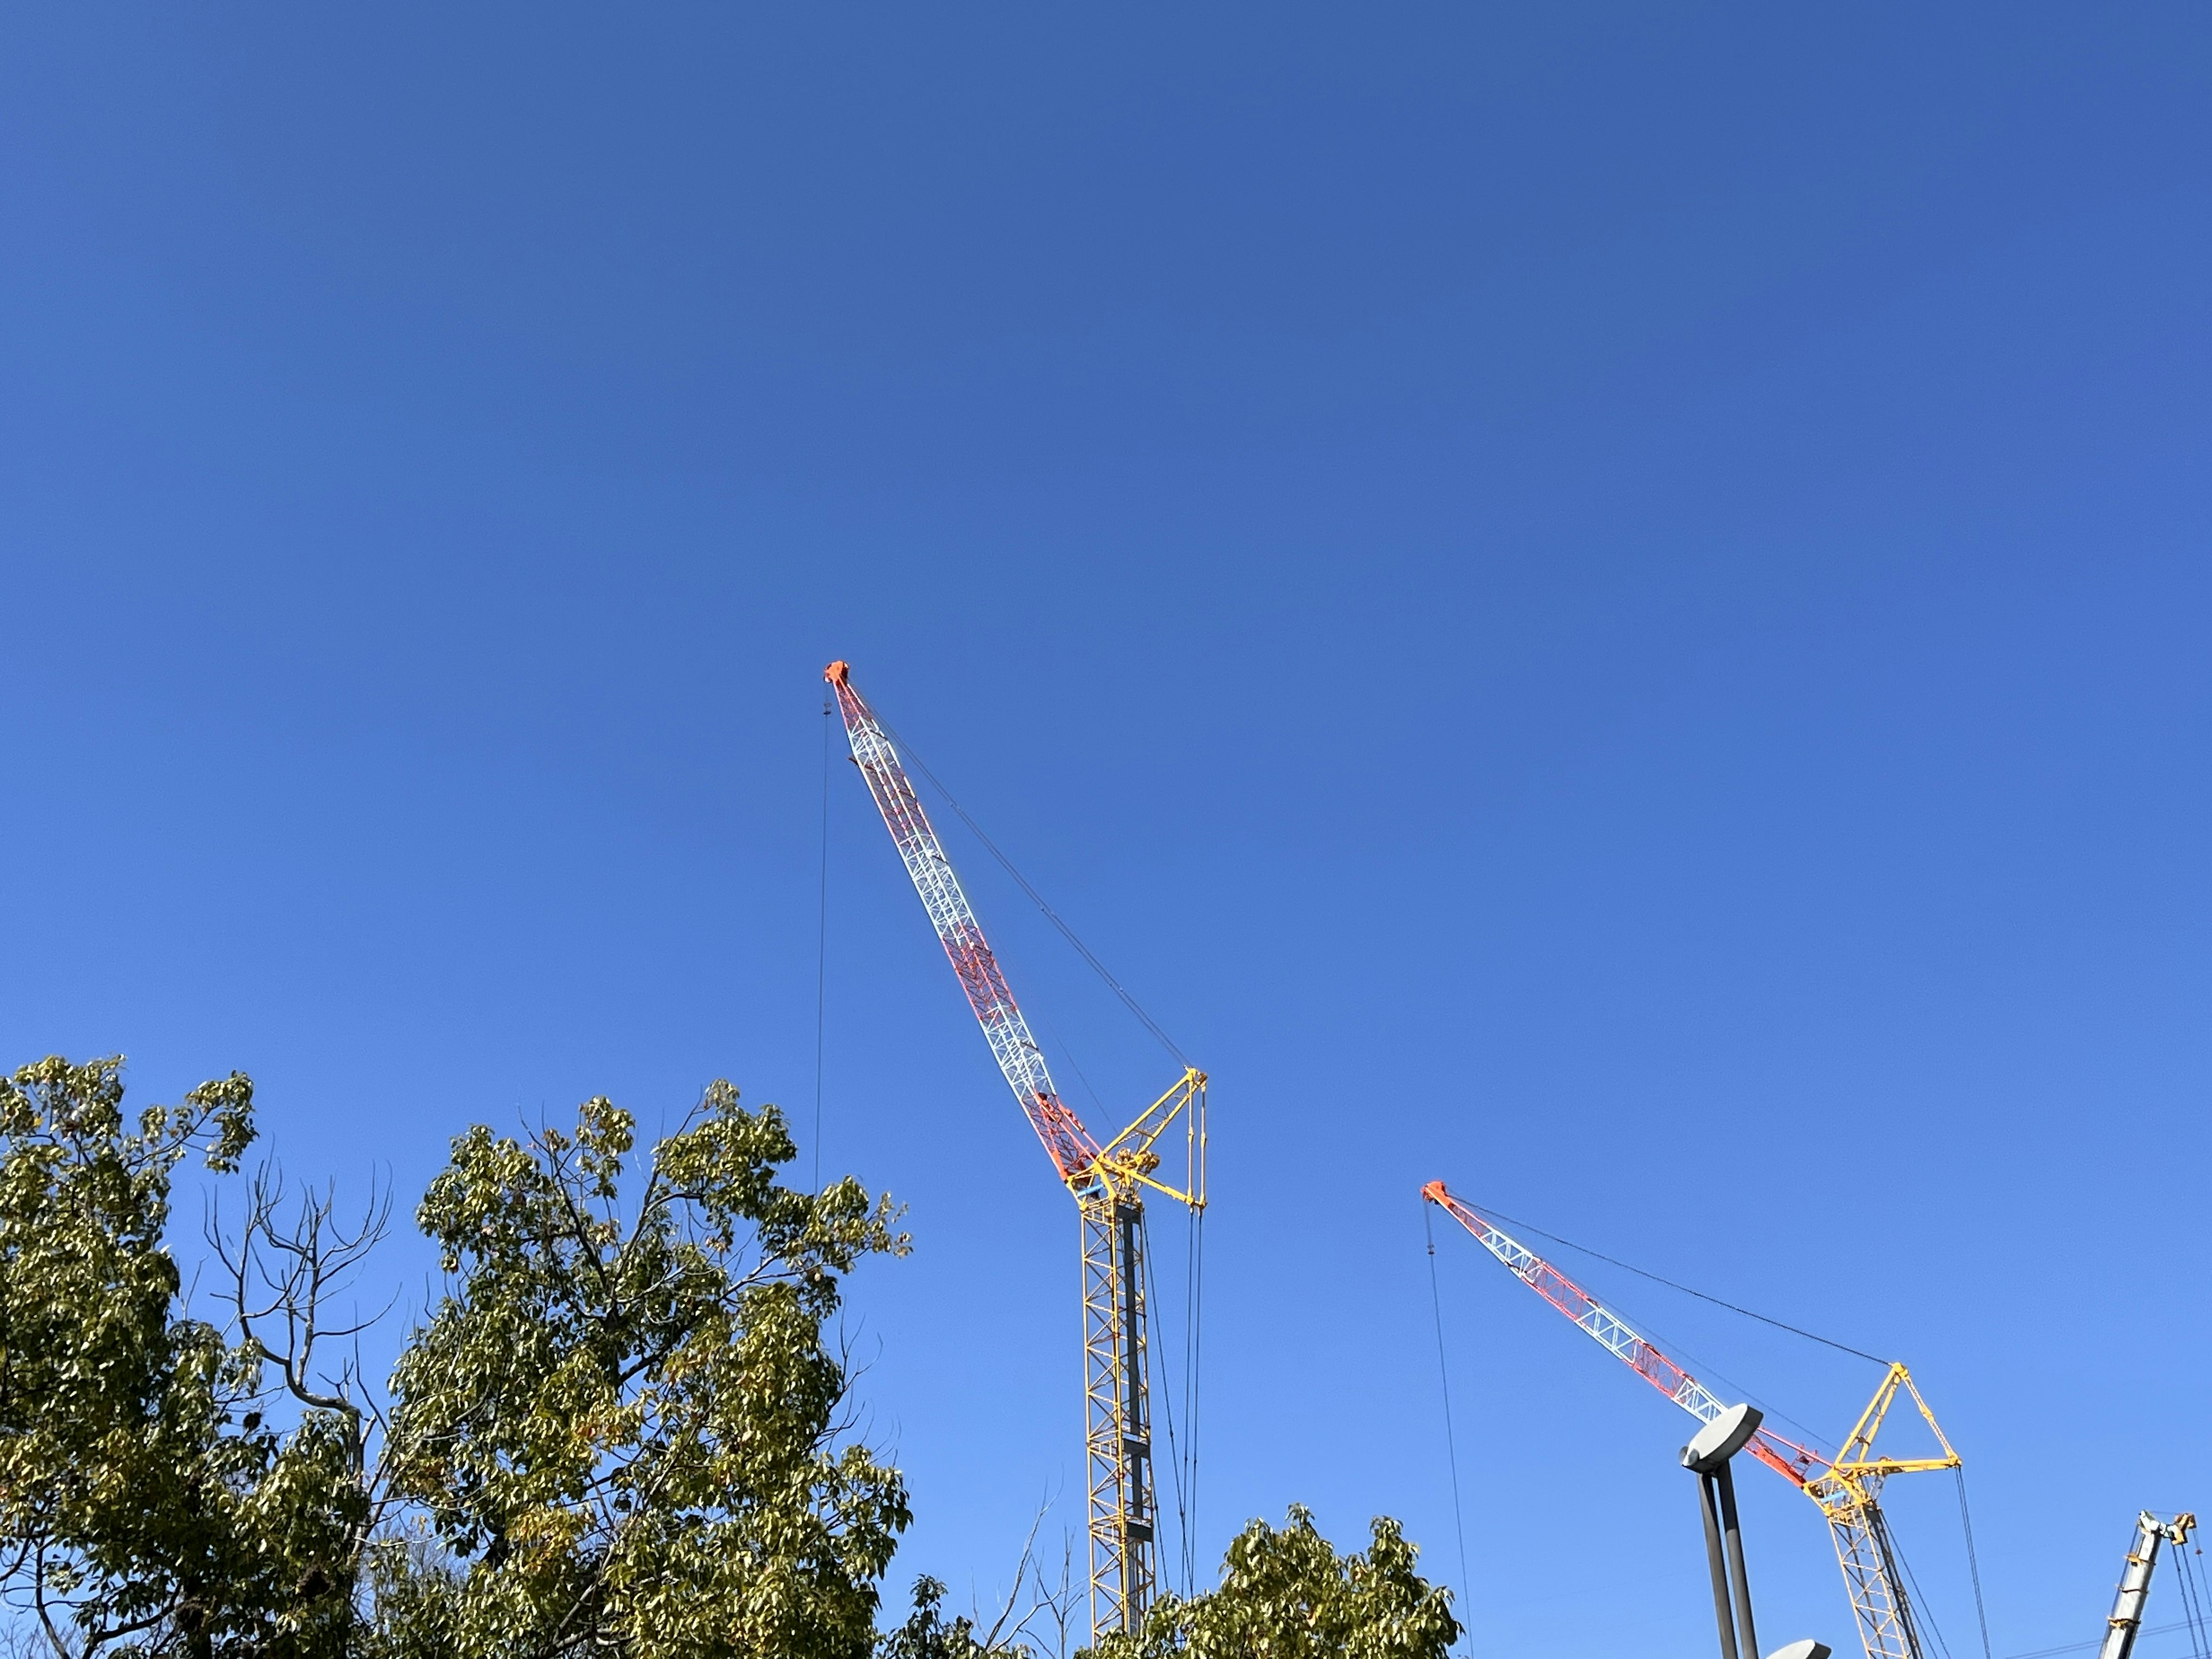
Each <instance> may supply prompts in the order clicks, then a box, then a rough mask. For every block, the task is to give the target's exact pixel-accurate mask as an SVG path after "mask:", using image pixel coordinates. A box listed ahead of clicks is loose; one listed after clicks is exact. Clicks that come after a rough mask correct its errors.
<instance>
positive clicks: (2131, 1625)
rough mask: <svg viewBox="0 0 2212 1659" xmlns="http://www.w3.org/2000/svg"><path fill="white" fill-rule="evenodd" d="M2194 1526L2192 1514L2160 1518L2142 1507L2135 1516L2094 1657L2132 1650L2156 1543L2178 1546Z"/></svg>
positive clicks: (2116, 1658)
mask: <svg viewBox="0 0 2212 1659" xmlns="http://www.w3.org/2000/svg"><path fill="white" fill-rule="evenodd" d="M2196 1526H2197V1517H2196V1516H2193V1515H2186V1514H2184V1515H2177V1516H2174V1517H2173V1519H2172V1520H2171V1521H2161V1520H2160V1519H2159V1518H2158V1517H2157V1516H2154V1515H2153V1514H2152V1513H2151V1512H2150V1511H2149V1510H2144V1511H2143V1512H2142V1514H2141V1515H2139V1516H2136V1542H2135V1547H2134V1548H2133V1549H2131V1550H2130V1551H2129V1552H2128V1564H2127V1565H2126V1566H2125V1567H2124V1568H2122V1569H2121V1571H2120V1588H2119V1590H2118V1593H2117V1594H2116V1595H2114V1596H2113V1597H2112V1617H2111V1618H2109V1619H2107V1620H2106V1621H2105V1644H2104V1645H2103V1646H2102V1647H2100V1648H2099V1649H2098V1650H2097V1659H2128V1655H2129V1654H2130V1653H2131V1652H2133V1651H2134V1650H2135V1645H2136V1634H2137V1632H2140V1631H2141V1630H2142V1616H2143V1603H2144V1602H2145V1601H2148V1600H2149V1599H2150V1574H2151V1569H2152V1568H2154V1567H2155V1566H2156V1565H2158V1547H2159V1546H2160V1544H2171V1545H2172V1546H2173V1547H2174V1548H2176V1549H2179V1548H2180V1547H2182V1546H2183V1545H2184V1544H2186V1543H2187V1542H2188V1541H2189V1534H2190V1533H2191V1531H2193V1530H2194V1529H2195V1528H2196Z"/></svg>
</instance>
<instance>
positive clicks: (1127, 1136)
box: [823, 662, 1206, 1635]
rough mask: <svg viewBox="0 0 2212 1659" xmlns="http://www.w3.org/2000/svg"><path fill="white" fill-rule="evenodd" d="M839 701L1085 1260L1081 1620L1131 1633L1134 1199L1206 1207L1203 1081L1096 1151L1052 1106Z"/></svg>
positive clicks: (832, 675) (877, 759)
mask: <svg viewBox="0 0 2212 1659" xmlns="http://www.w3.org/2000/svg"><path fill="white" fill-rule="evenodd" d="M823 678H825V679H827V680H828V681H829V684H830V685H831V687H832V688H833V689H834V690H836V696H837V707H838V710H839V712H840V713H841V714H842V716H843V719H844V724H845V735H846V738H847V739H848V741H849V742H850V743H851V744H852V749H853V759H854V763H855V764H857V765H858V766H859V767H860V775H861V776H862V777H863V778H865V779H866V781H867V786H868V793H869V794H870V795H871V796H872V797H873V798H874V800H875V803H876V806H877V809H878V811H881V812H882V814H883V817H884V826H885V827H886V828H887V829H890V834H891V840H892V842H893V843H894V844H895V845H896V847H897V848H898V851H899V857H900V859H901V860H902V861H903V862H904V863H905V865H906V872H907V875H908V878H910V879H911V880H912V881H913V883H914V889H915V892H916V893H917V894H919V895H920V896H921V905H922V908H923V909H924V910H925V911H927V913H928V915H929V921H930V926H931V927H933V928H934V929H935V930H936V933H937V937H938V940H939V943H940V944H942V945H944V947H945V955H946V957H949V958H950V959H951V963H952V971H953V973H954V974H955V975H957V977H958V979H959V981H960V988H961V990H962V991H963V993H964V994H966V996H967V998H968V1006H969V1008H970V1009H971V1010H973V1011H974V1012H975V1020H976V1023H977V1024H979V1025H981V1027H982V1028H983V1036H984V1039H985V1041H986V1042H988V1043H989V1044H990V1046H991V1055H992V1058H993V1059H994V1060H996V1061H997V1062H998V1066H999V1070H1000V1074H1001V1075H1003V1076H1004V1077H1005V1078H1006V1085H1007V1086H1008V1087H1009V1088H1011V1089H1012V1091H1014V1098H1015V1100H1016V1101H1017V1102H1018V1103H1019V1104H1020V1106H1021V1109H1022V1111H1023V1114H1024V1115H1025V1116H1026V1117H1027V1118H1028V1119H1029V1121H1030V1127H1032V1128H1033V1129H1035V1130H1036V1136H1037V1139H1039V1140H1040V1141H1042V1143H1043V1145H1044V1149H1045V1152H1046V1155H1047V1156H1048V1157H1049V1158H1051V1159H1052V1164H1053V1168H1054V1170H1055V1171H1056V1172H1057V1173H1058V1174H1059V1176H1060V1182H1061V1183H1062V1184H1063V1185H1065V1186H1066V1188H1067V1189H1068V1191H1069V1193H1070V1194H1073V1197H1074V1199H1075V1201H1076V1207H1077V1211H1078V1215H1079V1222H1080V1227H1081V1241H1082V1250H1083V1271H1082V1286H1083V1352H1084V1401H1085V1406H1084V1413H1085V1424H1084V1429H1085V1432H1084V1445H1085V1457H1086V1460H1087V1463H1088V1468H1089V1480H1088V1486H1089V1491H1090V1536H1091V1628H1092V1631H1093V1633H1094V1635H1096V1634H1098V1633H1103V1632H1105V1631H1108V1630H1133V1629H1134V1628H1135V1627H1136V1626H1137V1625H1138V1624H1139V1622H1140V1621H1141V1620H1142V1619H1143V1617H1144V1613H1145V1609H1146V1606H1147V1605H1149V1603H1150V1602H1151V1600H1152V1590H1153V1587H1154V1585H1155V1583H1156V1582H1157V1576H1158V1575H1157V1568H1156V1555H1155V1544H1154V1530H1155V1526H1156V1521H1157V1509H1156V1505H1155V1504H1154V1500H1153V1481H1152V1416H1151V1403H1150V1383H1149V1371H1150V1358H1149V1355H1150V1344H1149V1341H1148V1338H1147V1326H1148V1318H1147V1314H1146V1305H1145V1304H1146V1273H1145V1251H1146V1229H1145V1189H1146V1188H1151V1189H1152V1190H1153V1191H1154V1192H1158V1193H1161V1194H1165V1195H1166V1196H1168V1197H1170V1198H1172V1199H1175V1200H1177V1201H1178V1202H1180V1203H1182V1204H1184V1205H1187V1206H1189V1207H1190V1208H1191V1209H1192V1210H1193V1211H1194V1212H1196V1211H1203V1210H1204V1209H1205V1207H1206V1073H1203V1072H1201V1071H1199V1070H1198V1069H1197V1068H1196V1067H1194V1066H1185V1067H1184V1069H1183V1074H1182V1077H1181V1078H1179V1079H1177V1080H1176V1082H1175V1083H1174V1084H1173V1085H1170V1087H1169V1089H1168V1090H1167V1091H1166V1092H1165V1093H1164V1094H1162V1095H1161V1096H1160V1097H1159V1098H1158V1099H1157V1100H1155V1101H1154V1102H1153V1103H1152V1104H1151V1105H1150V1106H1148V1107H1147V1108H1146V1109H1145V1110H1144V1111H1143V1112H1142V1113H1140V1114H1139V1116H1138V1118H1137V1120H1136V1121H1134V1122H1133V1123H1132V1124H1130V1125H1129V1127H1127V1128H1126V1129H1124V1130H1122V1131H1121V1133H1120V1134H1118V1135H1116V1136H1115V1137H1114V1138H1113V1139H1111V1140H1109V1141H1107V1142H1105V1143H1104V1144H1103V1145H1102V1144H1100V1142H1099V1141H1097V1139H1095V1138H1094V1137H1093V1136H1092V1135H1091V1132H1090V1131H1089V1130H1088V1129H1087V1128H1085V1127H1084V1125H1083V1121H1082V1120H1081V1119H1080V1118H1079V1117H1078V1116H1077V1115H1076V1114H1075V1113H1074V1111H1073V1109H1071V1108H1069V1107H1068V1106H1067V1105H1066V1103H1064V1102H1063V1101H1062V1100H1061V1099H1060V1091H1059V1090H1058V1089H1057V1088H1055V1087H1054V1084H1053V1080H1052V1073H1051V1071H1050V1069H1049V1068H1048V1066H1046V1064H1045V1059H1044V1051H1043V1050H1042V1048H1039V1047H1038V1046H1037V1042H1036V1037H1034V1036H1031V1035H1030V1027H1029V1022H1028V1021H1027V1020H1026V1019H1025V1018H1023V1016H1022V1011H1021V1006H1020V1005H1019V1004H1018V1003H1017V1002H1016V1001H1015V1000H1014V994H1013V992H1012V989H1011V988H1010V987H1008V985H1007V984H1006V975H1005V973H1004V972H1003V971H1001V970H1000V967H999V959H998V957H997V955H996V954H995V953H994V951H992V949H991V945H990V941H989V940H988V939H986V938H985V937H984V934H983V927H982V924H981V922H980V921H977V920H976V917H975V908H974V907H973V906H972V905H970V904H969V902H968V895H967V893H966V891H965V890H963V888H962V887H961V885H960V878H959V876H958V874H957V872H955V871H954V870H953V867H952V860H951V859H950V858H948V857H947V856H946V855H945V848H944V846H943V844H942V843H941V842H939V840H938V838H937V831H936V830H935V829H934V828H933V827H932V825H931V823H930V822H929V815H928V813H927V812H926V811H923V810H922V805H921V799H920V797H919V796H917V795H916V794H915V788H914V784H913V782H912V781H911V780H910V779H908V776H907V774H906V767H905V765H904V763H902V762H901V760H900V759H899V754H898V750H897V747H896V745H895V744H893V743H892V741H891V739H890V734H889V733H888V732H885V731H884V726H883V723H882V722H881V721H880V720H878V719H877V718H876V715H875V712H874V711H873V710H872V709H871V708H869V707H868V705H867V703H866V701H865V700H864V699H863V698H862V697H861V696H860V693H859V692H858V691H856V690H854V689H853V684H852V680H851V675H850V671H849V669H848V666H847V665H845V664H844V663H842V662H833V663H831V664H830V665H829V667H828V668H827V669H825V670H824V671H823ZM1177 1122H1180V1123H1182V1126H1183V1130H1184V1155H1185V1165H1184V1176H1183V1184H1182V1186H1181V1187H1176V1186H1173V1185H1171V1184H1170V1183H1169V1182H1165V1181H1164V1180H1162V1179H1160V1177H1159V1173H1158V1172H1159V1170H1160V1169H1161V1166H1162V1162H1163V1160H1162V1158H1161V1154H1160V1152H1159V1150H1158V1148H1159V1146H1160V1145H1161V1143H1162V1142H1163V1140H1164V1139H1165V1137H1166V1135H1167V1133H1168V1131H1169V1130H1170V1128H1171V1127H1174V1126H1175V1125H1176V1123H1177Z"/></svg>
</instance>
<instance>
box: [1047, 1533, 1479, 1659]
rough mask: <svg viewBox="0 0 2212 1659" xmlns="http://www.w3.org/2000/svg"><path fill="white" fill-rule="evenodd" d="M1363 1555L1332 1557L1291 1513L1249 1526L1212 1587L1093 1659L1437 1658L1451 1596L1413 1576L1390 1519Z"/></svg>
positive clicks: (1452, 1635)
mask: <svg viewBox="0 0 2212 1659" xmlns="http://www.w3.org/2000/svg"><path fill="white" fill-rule="evenodd" d="M1372 1530H1373V1541H1372V1542H1371V1543H1370V1545H1369V1546H1368V1548H1367V1550H1366V1551H1365V1553H1362V1554H1358V1555H1346V1556H1340V1555H1339V1554H1337V1553H1336V1551H1335V1550H1334V1548H1332V1547H1330V1544H1329V1541H1328V1540H1327V1539H1326V1538H1324V1537H1322V1535H1321V1532H1320V1529H1319V1528H1316V1526H1315V1525H1314V1521H1313V1516H1311V1515H1310V1513H1308V1512H1307V1511H1306V1510H1304V1509H1303V1508H1301V1507H1299V1506H1297V1505H1295V1504H1294V1505H1292V1506H1291V1512H1290V1516H1289V1519H1288V1520H1287V1522H1285V1525H1284V1526H1283V1528H1281V1529H1280V1530H1279V1531H1278V1530H1277V1529H1276V1528H1273V1527H1270V1526H1269V1525H1268V1524H1267V1522H1265V1521H1255V1522H1252V1523H1251V1525H1249V1526H1248V1527H1247V1528H1244V1530H1243V1532H1241V1533H1239V1534H1237V1537H1236V1539H1235V1541H1232V1542H1231V1545H1230V1546H1229V1554H1228V1557H1227V1559H1225V1561H1224V1562H1223V1564H1222V1572H1221V1583H1220V1584H1219V1586H1218V1588H1216V1589H1212V1590H1209V1591H1207V1592H1206V1594H1204V1595H1197V1596H1194V1597H1192V1598H1191V1599H1190V1600H1188V1601H1182V1600H1179V1599H1177V1598H1176V1597H1174V1596H1164V1597H1162V1598H1161V1599H1160V1601H1158V1602H1156V1603H1155V1604H1154V1605H1153V1607H1152V1612H1151V1613H1150V1614H1149V1616H1148V1617H1147V1618H1146V1621H1145V1624H1144V1626H1143V1628H1142V1629H1141V1630H1139V1631H1138V1632H1110V1633H1109V1634H1108V1635H1107V1636H1106V1637H1105V1638H1103V1639H1102V1640H1101V1641H1100V1642H1099V1643H1098V1644H1097V1646H1096V1647H1095V1648H1093V1649H1091V1654H1092V1655H1093V1656H1095V1659H1176V1656H1188V1659H1443V1656H1444V1654H1445V1652H1446V1651H1447V1650H1449V1648H1450V1646H1451V1644H1453V1643H1454V1642H1455V1641H1456V1640H1457V1639H1458V1638H1459V1624H1458V1621H1457V1620H1455V1619H1454V1618H1453V1617H1452V1614H1451V1593H1450V1592H1449V1590H1445V1589H1441V1588H1439V1587H1437V1586H1435V1585H1432V1584H1430V1583H1427V1582H1426V1581H1425V1580H1424V1579H1423V1578H1422V1577H1420V1575H1419V1574H1418V1573H1417V1572H1415V1571H1413V1563H1414V1559H1415V1556H1416V1554H1417V1552H1416V1551H1415V1549H1414V1547H1413V1546H1412V1545H1411V1544H1409V1543H1407V1541H1406V1540H1405V1536H1404V1534H1402V1533H1401V1531H1400V1530H1399V1527H1398V1523H1397V1522H1395V1521H1392V1520H1389V1519H1387V1518H1379V1517H1378V1518H1377V1519H1376V1522H1374V1526H1373V1529H1372Z"/></svg>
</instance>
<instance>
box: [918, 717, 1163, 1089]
mask: <svg viewBox="0 0 2212 1659" xmlns="http://www.w3.org/2000/svg"><path fill="white" fill-rule="evenodd" d="M876 724H877V725H878V726H882V727H883V729H884V735H885V736H887V737H888V738H890V740H891V743H892V744H893V745H894V746H895V747H896V748H897V749H899V750H901V751H902V753H903V754H904V755H905V756H906V757H907V759H908V760H910V761H912V762H913V763H914V768H915V771H917V772H919V773H921V775H922V776H924V777H925V778H927V779H928V780H929V783H930V787H932V788H933V789H935V790H936V791H937V793H939V794H940V795H942V796H943V797H945V805H947V806H950V807H951V809H952V811H953V812H954V814H955V815H956V816H957V817H958V818H959V820H960V822H961V823H964V824H966V825H967V826H968V830H969V834H970V835H972V836H975V839H976V840H977V841H980V842H982V843H983V850H984V851H985V852H987V853H988V854H990V855H991V856H992V857H993V858H994V859H996V860H998V861H999V867H1000V869H1002V870H1004V871H1005V872H1006V873H1007V874H1008V875H1010V876H1012V878H1014V884H1015V885H1016V886H1017V887H1019V888H1020V889H1021V890H1022V891H1024V893H1026V894H1028V895H1029V896H1030V902H1031V903H1032V904H1034V905H1036V908H1038V909H1040V910H1042V912H1043V913H1044V918H1045V920H1046V921H1049V922H1050V923H1051V924H1052V925H1053V926H1054V927H1057V928H1058V929H1060V937H1061V938H1063V939H1066V941H1067V942H1068V943H1069V944H1070V945H1073V946H1074V947H1075V952H1076V954H1077V955H1078V956H1079V957H1082V958H1083V959H1084V961H1085V962H1087V963H1090V964H1091V971H1092V972H1093V973H1095V974H1097V975H1098V977H1099V978H1100V979H1102V980H1103V981H1105V982H1106V987H1107V988H1108V989H1109V990H1110V991H1112V992H1113V993H1114V994H1115V996H1117V997H1119V998H1121V1006H1123V1007H1125V1008H1127V1010H1128V1011H1129V1012H1131V1013H1133V1014H1134V1015H1135V1016H1136V1017H1137V1018H1138V1020H1139V1022H1140V1023H1141V1024H1143V1026H1144V1028H1145V1029H1146V1030H1147V1031H1150V1032H1151V1033H1152V1036H1153V1037H1154V1038H1155V1039H1157V1040H1158V1042H1159V1045H1160V1047H1162V1048H1164V1049H1166V1050H1167V1051H1168V1053H1169V1054H1171V1055H1173V1056H1174V1057H1175V1060H1176V1063H1177V1064H1178V1065H1180V1066H1184V1067H1185V1068H1186V1069H1188V1066H1189V1065H1190V1057H1189V1056H1188V1054H1184V1053H1183V1051H1182V1049H1181V1048H1177V1047H1176V1042H1175V1039H1174V1038H1173V1037H1171V1036H1169V1035H1168V1034H1167V1033H1166V1032H1165V1031H1164V1030H1161V1029H1160V1024H1159V1022H1158V1020H1156V1019H1154V1018H1152V1016H1151V1015H1150V1014H1148V1013H1146V1012H1145V1009H1144V1006H1143V1005H1142V1004H1141V1003H1139V1001H1138V1000H1137V999H1136V998H1135V997H1133V996H1132V995H1130V994H1129V993H1128V991H1127V988H1126V987H1124V986H1123V985H1122V983H1121V981H1120V980H1118V979H1115V977H1114V975H1112V974H1111V973H1109V971H1108V970H1107V967H1106V964H1105V963H1103V962H1101V961H1099V960H1098V958H1097V957H1096V956H1094V955H1093V954H1092V953H1091V947H1090V946H1089V945H1085V943H1084V942H1083V941H1082V940H1081V939H1079V938H1077V937H1076V933H1075V929H1073V927H1069V926H1068V925H1067V923H1066V921H1064V920H1063V919H1062V918H1061V916H1060V912H1059V911H1057V910H1055V909H1054V908H1052V906H1051V905H1049V904H1048V903H1047V902H1045V896H1044V895H1043V894H1042V893H1040V892H1038V891H1037V890H1036V888H1034V887H1032V886H1030V881H1029V878H1028V877H1026V876H1024V874H1023V873H1022V872H1020V871H1018V870H1017V869H1015V868H1014V862H1013V860H1012V859H1010V858H1008V857H1007V856H1006V854H1004V853H1002V852H1000V850H999V844H998V842H994V841H993V840H992V839H991V838H990V836H987V835H985V834H984V833H983V826H982V825H981V824H980V823H976V822H975V819H973V818H971V817H969V816H968V809H967V808H966V807H964V806H963V805H961V804H960V803H959V802H958V801H957V800H956V799H954V798H953V794H952V792H951V790H950V789H947V788H946V787H945V785H944V782H943V781H942V780H940V779H939V777H938V775H937V774H936V773H934V772H933V771H931V770H930V769H929V763H928V762H927V761H925V760H924V759H922V757H921V756H920V755H919V754H917V753H916V752H915V747H914V745H913V744H910V743H908V741H907V740H906V739H905V738H902V737H901V736H899V734H898V733H897V732H894V731H893V730H891V728H890V725H889V724H887V723H886V722H885V721H884V719H883V717H882V716H881V715H878V716H877V717H876Z"/></svg>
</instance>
